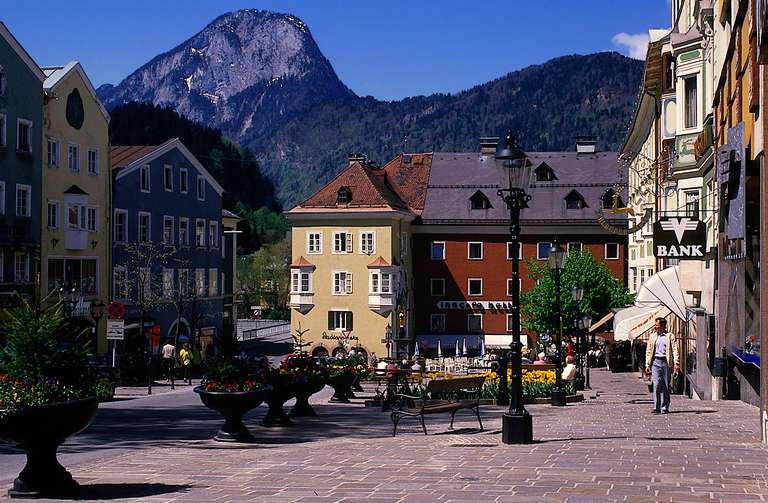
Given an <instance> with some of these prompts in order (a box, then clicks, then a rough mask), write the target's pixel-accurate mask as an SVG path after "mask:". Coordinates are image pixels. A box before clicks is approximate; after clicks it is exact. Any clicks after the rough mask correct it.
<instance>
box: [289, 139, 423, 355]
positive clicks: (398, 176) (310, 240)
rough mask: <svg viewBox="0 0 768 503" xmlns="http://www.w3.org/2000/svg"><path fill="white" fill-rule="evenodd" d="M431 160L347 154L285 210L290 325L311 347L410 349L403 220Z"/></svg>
mask: <svg viewBox="0 0 768 503" xmlns="http://www.w3.org/2000/svg"><path fill="white" fill-rule="evenodd" d="M430 166H431V155H430V154H423V155H410V156H403V155H401V156H398V157H397V158H396V159H394V160H393V161H392V162H390V163H389V164H387V165H386V166H384V167H383V168H377V167H372V166H370V165H368V164H367V163H366V162H365V161H364V159H361V158H356V159H351V160H350V165H349V166H348V167H347V168H346V169H345V170H344V171H342V172H341V173H340V174H339V175H338V176H337V177H336V178H334V179H333V180H332V181H331V182H329V183H328V184H327V185H325V186H324V187H323V188H322V189H320V190H319V191H318V192H317V193H315V194H314V195H313V196H311V197H310V198H309V199H307V200H306V201H304V202H303V203H301V204H299V205H298V206H296V207H295V208H293V209H292V210H290V211H289V212H288V213H287V217H288V219H289V220H290V221H291V223H292V226H293V228H292V232H291V235H292V243H291V249H292V252H291V253H292V263H291V266H290V267H291V294H290V306H291V328H292V330H293V331H294V332H295V330H296V329H298V328H299V326H300V327H301V329H302V330H304V329H309V332H307V333H306V334H305V335H304V339H305V340H306V341H311V342H312V344H311V346H310V347H309V348H308V349H309V351H311V352H312V353H313V354H315V355H317V354H321V353H323V352H327V353H329V354H335V353H336V352H338V351H339V350H340V349H343V350H345V351H348V350H349V349H353V348H354V349H357V350H358V351H361V352H363V353H365V354H366V355H368V356H370V355H371V353H376V355H377V356H378V357H382V356H385V355H387V354H388V353H390V354H391V355H392V356H402V355H404V354H405V353H407V352H409V350H410V351H412V350H413V347H414V346H413V328H412V327H413V316H412V312H413V295H412V293H411V292H412V291H413V288H412V280H411V274H410V264H411V255H412V254H411V250H410V223H411V222H412V221H413V219H414V218H416V217H417V216H418V214H419V213H420V212H421V210H422V209H423V207H424V197H425V194H426V182H427V180H428V178H429V169H430ZM388 336H389V337H388ZM388 338H391V346H390V347H387V342H386V341H387V339H388Z"/></svg>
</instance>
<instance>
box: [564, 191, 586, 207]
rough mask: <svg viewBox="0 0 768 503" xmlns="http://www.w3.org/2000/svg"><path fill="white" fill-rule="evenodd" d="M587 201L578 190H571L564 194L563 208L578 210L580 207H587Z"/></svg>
mask: <svg viewBox="0 0 768 503" xmlns="http://www.w3.org/2000/svg"><path fill="white" fill-rule="evenodd" d="M587 207H588V205H587V202H586V201H585V200H584V197H583V196H582V195H581V194H579V192H578V191H576V190H572V191H571V192H570V193H568V195H567V196H565V208H566V209H568V210H580V209H582V208H587Z"/></svg>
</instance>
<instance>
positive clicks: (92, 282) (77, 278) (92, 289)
mask: <svg viewBox="0 0 768 503" xmlns="http://www.w3.org/2000/svg"><path fill="white" fill-rule="evenodd" d="M52 261H54V262H58V263H59V267H55V268H54V271H56V270H58V271H61V273H62V274H61V275H60V276H58V279H59V284H64V283H74V284H75V285H77V286H78V287H79V288H80V291H81V292H82V293H83V294H84V295H96V294H98V290H97V289H96V284H97V283H96V278H97V276H98V274H97V271H98V267H97V265H96V259H49V260H48V272H49V278H48V284H49V286H50V284H51V262H52ZM53 278H57V276H56V275H55V274H54V275H53Z"/></svg>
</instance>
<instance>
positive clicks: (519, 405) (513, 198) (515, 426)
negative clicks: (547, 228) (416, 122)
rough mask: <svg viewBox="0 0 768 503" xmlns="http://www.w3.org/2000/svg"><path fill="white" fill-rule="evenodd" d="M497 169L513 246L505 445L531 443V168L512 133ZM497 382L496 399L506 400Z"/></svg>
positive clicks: (503, 426)
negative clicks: (526, 255) (523, 243)
mask: <svg viewBox="0 0 768 503" xmlns="http://www.w3.org/2000/svg"><path fill="white" fill-rule="evenodd" d="M496 165H497V166H498V167H499V168H500V169H502V170H504V171H506V172H507V176H508V186H507V188H506V189H500V190H499V191H498V192H497V193H498V195H499V197H501V198H502V199H503V200H504V202H505V203H506V204H507V208H509V234H510V241H511V245H512V249H511V250H510V251H511V254H512V343H511V344H510V349H511V351H510V352H509V358H502V359H501V360H500V362H499V363H500V365H499V372H500V373H502V375H503V376H504V378H506V374H507V368H506V367H507V366H506V361H509V362H510V364H511V366H512V380H511V383H510V401H509V411H508V412H507V413H506V414H504V416H502V420H501V440H502V442H504V443H505V444H529V443H531V442H533V418H532V417H531V415H530V414H529V413H528V411H527V410H525V405H524V404H523V360H522V348H523V345H522V344H521V342H520V280H519V278H520V259H519V256H520V252H519V250H520V210H522V209H523V208H525V207H526V206H527V204H526V203H527V202H528V201H530V200H531V196H530V195H528V194H526V192H525V190H526V189H527V188H528V185H529V184H530V181H531V167H530V163H529V162H528V159H527V156H526V154H525V152H523V151H522V150H521V149H520V147H519V146H518V145H517V141H515V138H514V137H513V136H512V133H511V132H508V133H507V136H506V138H505V139H504V141H502V142H499V145H498V147H497V148H496ZM504 380H505V379H502V380H500V386H499V388H500V389H499V397H500V398H501V397H505V398H506V392H505V390H502V389H501V387H502V386H501V385H502V384H503V383H504V382H503V381H504Z"/></svg>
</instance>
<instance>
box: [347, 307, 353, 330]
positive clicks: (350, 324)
mask: <svg viewBox="0 0 768 503" xmlns="http://www.w3.org/2000/svg"><path fill="white" fill-rule="evenodd" d="M352 328H353V327H352V311H350V312H349V326H348V327H347V330H349V331H350V332H351V331H352Z"/></svg>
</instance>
